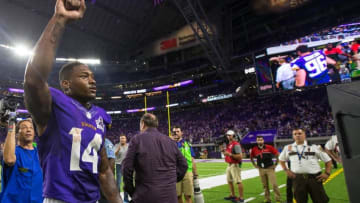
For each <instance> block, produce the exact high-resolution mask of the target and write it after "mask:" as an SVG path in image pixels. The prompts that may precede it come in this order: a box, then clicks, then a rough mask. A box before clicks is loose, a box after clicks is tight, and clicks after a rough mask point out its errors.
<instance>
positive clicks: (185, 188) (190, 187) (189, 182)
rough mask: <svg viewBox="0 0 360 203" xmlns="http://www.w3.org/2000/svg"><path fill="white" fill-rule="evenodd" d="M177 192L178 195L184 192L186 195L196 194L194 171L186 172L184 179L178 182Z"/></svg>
mask: <svg viewBox="0 0 360 203" xmlns="http://www.w3.org/2000/svg"><path fill="white" fill-rule="evenodd" d="M176 194H177V196H178V197H179V196H181V195H182V194H184V195H185V196H193V195H194V179H193V173H192V172H190V171H188V172H186V174H185V176H184V179H182V180H181V181H180V182H178V183H176Z"/></svg>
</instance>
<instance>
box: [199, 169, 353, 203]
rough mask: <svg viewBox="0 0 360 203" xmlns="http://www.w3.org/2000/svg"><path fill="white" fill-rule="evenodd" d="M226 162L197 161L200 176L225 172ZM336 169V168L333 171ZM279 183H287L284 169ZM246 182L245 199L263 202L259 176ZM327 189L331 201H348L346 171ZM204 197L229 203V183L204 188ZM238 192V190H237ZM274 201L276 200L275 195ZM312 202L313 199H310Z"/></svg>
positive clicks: (214, 202) (211, 202)
mask: <svg viewBox="0 0 360 203" xmlns="http://www.w3.org/2000/svg"><path fill="white" fill-rule="evenodd" d="M226 166H227V165H226V164H225V163H197V167H198V172H199V175H200V178H204V177H209V176H213V175H222V174H225V169H226ZM242 169H243V170H248V169H253V167H252V165H251V163H244V164H243V166H242ZM335 171H336V170H335V169H334V170H333V171H332V173H334V172H335ZM276 176H277V183H278V185H279V186H280V185H283V184H286V175H285V173H284V172H283V171H280V172H277V174H276ZM243 184H244V195H245V199H248V198H250V197H255V198H256V199H254V200H252V201H250V202H254V203H256V202H263V201H264V196H263V195H260V194H261V193H262V192H263V189H262V184H261V181H260V178H259V177H256V178H251V179H247V180H244V181H243ZM325 190H326V193H327V195H328V196H329V197H330V203H348V202H349V199H348V195H347V189H346V187H345V179H344V173H343V172H342V173H340V174H339V175H338V176H336V177H335V178H334V179H332V180H331V181H329V182H328V183H326V184H325ZM280 192H281V198H282V200H283V201H285V200H286V187H282V188H280ZM203 194H204V198H205V202H206V203H222V202H223V203H226V202H227V203H229V201H225V200H223V197H225V196H228V195H229V189H228V186H227V185H222V186H218V187H214V188H211V189H207V190H203ZM236 194H237V192H236ZM271 194H272V198H273V201H275V199H274V197H273V193H271ZM309 202H310V203H311V202H312V201H311V200H310V201H309Z"/></svg>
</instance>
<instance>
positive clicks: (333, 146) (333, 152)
mask: <svg viewBox="0 0 360 203" xmlns="http://www.w3.org/2000/svg"><path fill="white" fill-rule="evenodd" d="M325 152H326V153H327V154H328V155H329V156H330V158H331V161H332V163H333V165H334V168H337V162H339V163H341V158H340V155H339V153H340V150H339V142H338V140H337V137H336V135H333V136H331V138H330V140H328V141H327V142H326V144H325Z"/></svg>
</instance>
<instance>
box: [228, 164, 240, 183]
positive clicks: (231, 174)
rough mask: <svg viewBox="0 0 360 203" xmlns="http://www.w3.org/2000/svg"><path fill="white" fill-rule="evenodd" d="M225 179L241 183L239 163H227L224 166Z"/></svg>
mask: <svg viewBox="0 0 360 203" xmlns="http://www.w3.org/2000/svg"><path fill="white" fill-rule="evenodd" d="M226 179H227V181H228V182H235V183H241V182H242V180H241V168H240V167H239V164H229V166H228V167H227V168H226Z"/></svg>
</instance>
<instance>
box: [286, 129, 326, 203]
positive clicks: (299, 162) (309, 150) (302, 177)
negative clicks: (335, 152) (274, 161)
mask: <svg viewBox="0 0 360 203" xmlns="http://www.w3.org/2000/svg"><path fill="white" fill-rule="evenodd" d="M293 138H294V140H295V143H293V144H290V145H287V146H285V148H284V150H283V151H282V152H281V154H280V157H279V159H280V164H281V166H282V168H283V169H284V171H285V172H286V175H287V176H288V177H289V178H292V179H293V180H294V182H293V188H294V196H295V199H296V202H298V203H307V201H308V194H310V196H311V199H312V201H313V202H314V203H327V202H329V197H328V196H327V195H326V193H325V190H324V186H323V184H322V182H323V181H325V180H326V179H328V178H329V176H330V172H331V159H330V157H329V156H328V155H327V154H326V153H325V152H322V151H320V149H319V148H318V147H317V146H315V145H309V144H307V143H306V141H305V139H306V135H305V131H304V130H303V129H300V128H296V129H294V130H293ZM318 159H321V160H322V161H323V162H325V165H326V168H325V172H324V173H321V168H320V165H319V162H318ZM288 160H290V163H291V169H288V168H287V167H286V165H285V162H286V161H288Z"/></svg>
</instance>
